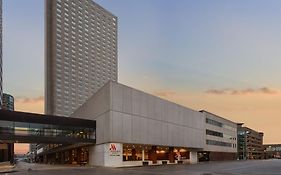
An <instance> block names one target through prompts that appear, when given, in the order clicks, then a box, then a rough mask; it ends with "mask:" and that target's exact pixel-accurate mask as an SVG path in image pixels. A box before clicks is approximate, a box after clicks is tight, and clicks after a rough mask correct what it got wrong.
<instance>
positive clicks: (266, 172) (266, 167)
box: [10, 159, 281, 175]
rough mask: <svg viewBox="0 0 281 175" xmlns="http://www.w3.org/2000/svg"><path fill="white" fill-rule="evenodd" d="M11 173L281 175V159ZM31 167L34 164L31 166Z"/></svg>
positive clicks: (45, 168)
mask: <svg viewBox="0 0 281 175" xmlns="http://www.w3.org/2000/svg"><path fill="white" fill-rule="evenodd" d="M20 166H23V167H25V168H24V169H18V171H17V172H13V173H10V174H11V175H23V174H28V175H33V174H34V175H49V174H51V175H92V174H93V175H171V174H176V175H281V160H275V159H271V160H249V161H227V162H206V163H199V164H196V165H186V164H184V165H163V166H147V167H132V168H104V167H87V166H86V167H78V166H76V167H72V166H54V165H38V164H26V163H24V164H21V165H20ZM28 167H33V169H29V170H28Z"/></svg>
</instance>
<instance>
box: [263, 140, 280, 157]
mask: <svg viewBox="0 0 281 175" xmlns="http://www.w3.org/2000/svg"><path fill="white" fill-rule="evenodd" d="M264 158H266V159H281V144H266V145H264Z"/></svg>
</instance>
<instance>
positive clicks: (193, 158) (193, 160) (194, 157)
mask: <svg viewBox="0 0 281 175" xmlns="http://www.w3.org/2000/svg"><path fill="white" fill-rule="evenodd" d="M189 155H190V156H189V159H190V163H191V164H196V163H198V157H197V151H190V153H189Z"/></svg>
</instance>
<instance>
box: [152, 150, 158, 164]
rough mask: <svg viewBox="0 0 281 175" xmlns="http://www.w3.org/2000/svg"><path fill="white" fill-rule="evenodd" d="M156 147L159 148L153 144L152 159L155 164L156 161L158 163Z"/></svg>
mask: <svg viewBox="0 0 281 175" xmlns="http://www.w3.org/2000/svg"><path fill="white" fill-rule="evenodd" d="M156 149H157V147H156V146H152V148H151V160H152V163H153V164H156V163H157V153H156Z"/></svg>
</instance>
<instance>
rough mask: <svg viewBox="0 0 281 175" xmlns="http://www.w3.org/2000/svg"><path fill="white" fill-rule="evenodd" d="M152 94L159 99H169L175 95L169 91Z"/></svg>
mask: <svg viewBox="0 0 281 175" xmlns="http://www.w3.org/2000/svg"><path fill="white" fill-rule="evenodd" d="M152 94H153V95H156V96H159V97H171V96H174V95H176V92H174V91H169V90H160V91H154V92H153V93H152Z"/></svg>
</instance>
